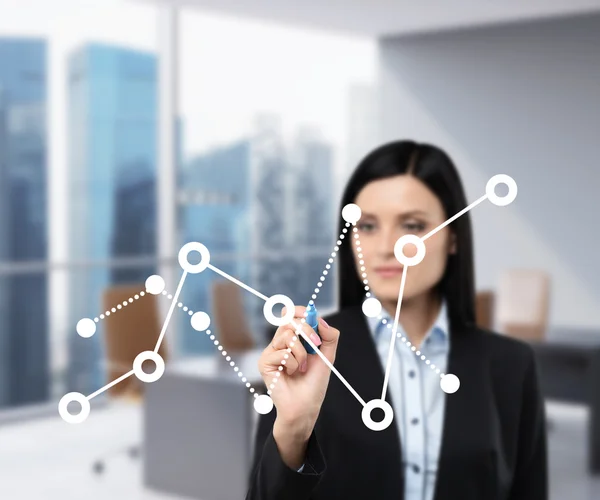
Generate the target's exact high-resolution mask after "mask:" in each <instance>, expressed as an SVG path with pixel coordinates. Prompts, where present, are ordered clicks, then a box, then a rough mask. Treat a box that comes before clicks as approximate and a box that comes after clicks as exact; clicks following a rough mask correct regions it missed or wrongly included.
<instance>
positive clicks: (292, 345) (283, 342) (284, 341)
mask: <svg viewBox="0 0 600 500" xmlns="http://www.w3.org/2000/svg"><path fill="white" fill-rule="evenodd" d="M305 326H306V327H308V328H309V329H310V330H312V329H311V328H310V326H308V325H305ZM271 345H272V346H273V347H274V348H275V349H277V350H286V351H287V349H288V348H289V349H291V352H290V354H292V355H293V356H294V358H295V359H296V361H297V362H298V364H299V365H300V366H303V365H304V363H305V362H306V359H307V357H308V353H307V352H306V349H305V348H304V346H303V345H302V342H300V339H299V338H298V335H297V333H296V331H295V330H293V329H291V328H281V331H280V332H278V333H277V334H276V335H275V337H274V338H273V341H272V342H271Z"/></svg>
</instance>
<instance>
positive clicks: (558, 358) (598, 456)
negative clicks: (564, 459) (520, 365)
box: [532, 328, 600, 474]
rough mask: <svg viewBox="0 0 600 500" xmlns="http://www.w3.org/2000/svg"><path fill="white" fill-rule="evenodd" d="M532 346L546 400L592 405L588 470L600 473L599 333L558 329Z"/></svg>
mask: <svg viewBox="0 0 600 500" xmlns="http://www.w3.org/2000/svg"><path fill="white" fill-rule="evenodd" d="M532 346H533V348H534V350H535V353H536V356H537V359H538V361H539V366H540V375H541V385H542V391H543V393H544V397H546V398H549V399H557V400H562V401H569V402H574V403H584V404H586V405H588V406H589V409H590V418H589V425H588V469H589V471H590V472H591V473H592V474H600V331H584V330H577V329H567V328H555V329H553V330H550V331H549V332H548V335H547V339H546V340H545V341H541V342H532Z"/></svg>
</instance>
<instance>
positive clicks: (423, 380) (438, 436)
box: [298, 300, 450, 500]
mask: <svg viewBox="0 0 600 500" xmlns="http://www.w3.org/2000/svg"><path fill="white" fill-rule="evenodd" d="M381 316H382V318H381V319H379V318H377V317H375V318H369V317H367V318H366V319H367V323H368V325H369V330H370V332H371V335H373V340H374V341H375V346H376V348H377V352H378V353H379V357H380V359H381V364H382V366H383V369H384V372H385V367H386V364H387V359H388V354H389V349H390V342H391V335H392V329H393V326H394V318H393V317H391V316H390V315H389V314H388V312H387V311H386V310H385V309H382V311H381ZM401 319H402V310H401V311H400V317H399V321H398V330H397V333H400V334H401V335H402V337H404V338H405V339H406V340H408V339H407V338H406V332H405V331H404V329H403V328H402V325H401V323H400V320H401ZM418 350H419V351H420V352H421V355H423V356H425V357H426V360H428V361H429V363H427V362H426V360H422V359H421V357H420V356H417V355H416V354H415V352H413V351H412V350H411V348H410V347H409V346H407V345H406V342H403V341H402V338H401V337H397V338H396V342H395V349H394V351H395V352H394V356H393V358H392V366H391V368H390V376H389V381H388V384H389V385H388V393H389V394H390V396H391V399H392V403H393V407H394V422H395V423H396V425H397V427H398V432H399V434H400V437H401V441H402V462H403V464H404V468H405V478H406V479H405V500H432V499H433V494H434V491H435V482H436V478H437V469H438V460H439V453H440V449H441V443H442V436H443V422H444V410H445V397H444V396H445V393H444V391H443V390H442V389H441V387H440V376H439V374H438V373H437V371H436V370H438V369H439V370H440V372H442V373H445V372H446V367H447V364H448V353H449V351H450V332H449V321H448V313H447V304H446V301H445V300H443V301H442V305H441V308H440V311H439V314H438V316H437V318H436V321H435V323H434V324H433V326H432V328H431V329H430V330H429V332H427V334H426V336H425V337H424V339H423V342H422V343H421V345H420V346H419V349H418ZM431 365H435V368H436V369H435V370H434V369H432V368H431ZM382 389H383V388H382ZM304 466H305V464H303V465H302V467H300V469H298V472H302V471H303V469H304Z"/></svg>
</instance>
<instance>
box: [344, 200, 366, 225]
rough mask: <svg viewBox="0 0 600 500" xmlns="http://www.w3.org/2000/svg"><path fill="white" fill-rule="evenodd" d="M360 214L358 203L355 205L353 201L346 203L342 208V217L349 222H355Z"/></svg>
mask: <svg viewBox="0 0 600 500" xmlns="http://www.w3.org/2000/svg"><path fill="white" fill-rule="evenodd" d="M361 215H362V211H361V209H360V207H359V206H358V205H355V204H354V203H348V204H347V205H346V206H345V207H344V208H343V209H342V218H343V219H344V220H345V221H346V222H349V223H350V224H354V223H355V222H357V221H358V220H359V219H360V216H361Z"/></svg>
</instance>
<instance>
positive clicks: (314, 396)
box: [258, 306, 340, 442]
mask: <svg viewBox="0 0 600 500" xmlns="http://www.w3.org/2000/svg"><path fill="white" fill-rule="evenodd" d="M305 310H306V308H305V307H302V306H296V308H295V312H294V320H293V323H295V325H294V324H293V323H290V324H287V325H283V326H280V327H279V328H278V329H277V331H276V332H275V335H274V336H273V340H272V341H271V343H270V344H269V345H268V346H267V347H266V349H265V350H264V351H263V353H262V354H261V356H260V359H259V361H258V367H259V370H260V373H261V375H262V377H263V380H264V381H265V383H266V384H267V387H269V386H270V385H271V384H272V383H273V380H274V379H275V378H279V380H278V381H277V382H276V383H275V387H274V388H273V389H271V398H272V399H273V403H274V404H275V407H276V408H277V419H276V421H275V426H274V432H276V431H277V432H279V431H281V433H282V434H283V433H285V434H286V436H287V438H288V439H293V440H295V441H297V442H301V441H305V440H308V438H309V437H310V434H311V432H312V429H313V427H314V425H315V422H316V420H317V417H318V415H319V411H320V410H321V405H322V404H323V400H324V399H325V394H326V392H327V385H328V384H329V376H330V374H331V369H330V368H329V367H328V366H327V365H326V364H325V362H324V361H323V360H322V359H320V356H319V355H318V354H310V355H309V354H308V353H307V352H306V349H305V348H304V346H303V345H302V342H300V338H299V336H298V334H297V333H296V327H298V328H302V331H304V332H305V333H306V335H307V336H308V337H309V338H310V339H311V341H312V342H313V344H315V345H316V346H317V347H318V349H319V350H320V351H321V353H322V354H323V355H324V356H325V357H326V358H327V359H328V360H329V361H330V362H331V363H332V364H333V363H334V361H335V354H336V350H337V345H338V339H339V335H340V332H339V330H337V329H336V328H333V327H331V326H329V325H327V323H325V321H324V320H323V319H320V320H319V335H320V336H321V339H322V341H321V340H319V337H318V336H317V334H316V333H315V331H314V330H313V329H312V328H311V327H310V326H309V325H308V324H306V323H302V322H301V320H302V318H304V311H305ZM284 315H285V308H284V311H282V317H283V316H284ZM294 339H295V340H294ZM288 348H291V352H288ZM286 356H287V358H286ZM282 360H285V364H284V365H282V363H281V361H282ZM280 366H283V370H282V371H281V372H280V370H279V367H280ZM278 372H280V373H281V374H280V375H279V376H277V373H278Z"/></svg>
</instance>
